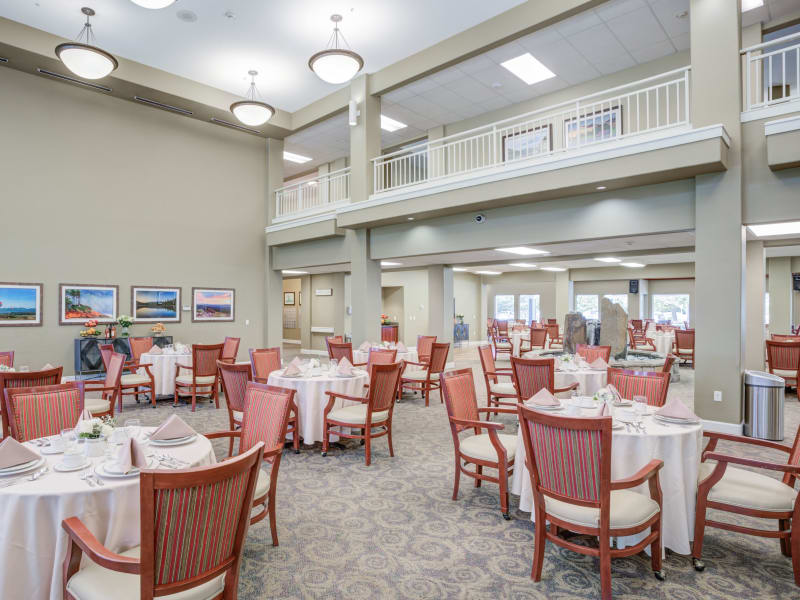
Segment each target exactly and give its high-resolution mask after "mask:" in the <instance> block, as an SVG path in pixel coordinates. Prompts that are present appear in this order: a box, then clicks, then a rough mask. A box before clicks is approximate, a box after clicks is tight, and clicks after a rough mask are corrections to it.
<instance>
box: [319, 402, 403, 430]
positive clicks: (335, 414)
mask: <svg viewBox="0 0 800 600" xmlns="http://www.w3.org/2000/svg"><path fill="white" fill-rule="evenodd" d="M387 418H389V411H388V410H382V411H380V412H374V413H372V422H373V423H378V422H380V421H383V420H385V419H387ZM328 420H330V421H340V422H342V423H348V424H350V423H352V424H353V425H363V424H364V423H366V422H367V405H366V404H353V405H352V406H345V407H343V408H337V409H335V410H332V411H331V412H329V413H328Z"/></svg>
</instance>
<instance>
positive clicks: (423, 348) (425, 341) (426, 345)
mask: <svg viewBox="0 0 800 600" xmlns="http://www.w3.org/2000/svg"><path fill="white" fill-rule="evenodd" d="M435 343H436V336H435V335H418V336H417V356H418V357H419V362H428V361H429V360H430V359H431V350H433V345H434V344H435Z"/></svg>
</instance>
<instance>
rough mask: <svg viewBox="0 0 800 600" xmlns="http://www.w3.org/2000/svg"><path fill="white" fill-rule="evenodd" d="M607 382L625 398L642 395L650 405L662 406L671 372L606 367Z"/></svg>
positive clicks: (630, 398)
mask: <svg viewBox="0 0 800 600" xmlns="http://www.w3.org/2000/svg"><path fill="white" fill-rule="evenodd" d="M607 377H608V383H609V384H610V385H613V386H614V387H615V388H617V391H618V392H619V394H620V396H622V397H623V398H624V399H625V400H633V397H634V396H644V397H645V398H647V404H648V405H650V406H664V403H665V402H666V401H667V392H668V391H669V379H670V377H671V373H670V372H669V371H667V372H663V371H661V372H659V371H646V372H645V371H630V370H628V369H615V368H614V367H609V368H608V374H607Z"/></svg>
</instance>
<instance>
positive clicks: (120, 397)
mask: <svg viewBox="0 0 800 600" xmlns="http://www.w3.org/2000/svg"><path fill="white" fill-rule="evenodd" d="M117 412H122V391H120V394H119V398H117Z"/></svg>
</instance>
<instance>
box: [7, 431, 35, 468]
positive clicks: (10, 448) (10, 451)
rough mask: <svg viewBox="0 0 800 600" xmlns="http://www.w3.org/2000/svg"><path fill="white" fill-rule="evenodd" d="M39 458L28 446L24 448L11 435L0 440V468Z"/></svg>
mask: <svg viewBox="0 0 800 600" xmlns="http://www.w3.org/2000/svg"><path fill="white" fill-rule="evenodd" d="M37 458H39V455H38V454H36V452H34V451H33V450H31V449H30V448H26V447H25V446H23V445H22V444H20V443H19V442H18V441H17V440H15V439H14V438H12V437H7V438H6V439H4V440H3V441H2V442H0V469H5V468H7V467H15V466H17V465H21V464H22V463H26V462H30V461H32V460H36V459H37Z"/></svg>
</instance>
